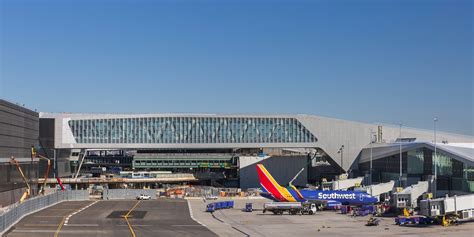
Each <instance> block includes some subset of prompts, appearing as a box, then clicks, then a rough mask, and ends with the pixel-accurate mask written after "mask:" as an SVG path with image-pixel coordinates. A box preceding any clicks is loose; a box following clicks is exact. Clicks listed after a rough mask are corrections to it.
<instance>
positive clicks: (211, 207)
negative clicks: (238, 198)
mask: <svg viewBox="0 0 474 237" xmlns="http://www.w3.org/2000/svg"><path fill="white" fill-rule="evenodd" d="M229 208H234V201H223V202H212V203H209V204H207V206H206V212H211V213H212V212H214V211H216V210H220V209H229Z"/></svg>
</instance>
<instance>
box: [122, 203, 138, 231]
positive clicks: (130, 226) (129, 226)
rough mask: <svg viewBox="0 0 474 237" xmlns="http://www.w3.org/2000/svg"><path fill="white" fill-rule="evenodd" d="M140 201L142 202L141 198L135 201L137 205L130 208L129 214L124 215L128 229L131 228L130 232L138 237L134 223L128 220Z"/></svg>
mask: <svg viewBox="0 0 474 237" xmlns="http://www.w3.org/2000/svg"><path fill="white" fill-rule="evenodd" d="M140 202H141V200H138V201H137V203H135V205H134V206H133V207H132V209H130V210H129V211H128V212H127V214H125V216H123V218H124V219H125V221H126V222H127V225H128V229H129V230H130V234H132V237H136V235H135V231H134V230H133V227H132V225H131V224H130V221H128V217H129V216H130V213H132V211H133V210H134V209H135V208H136V207H137V206H138V204H140Z"/></svg>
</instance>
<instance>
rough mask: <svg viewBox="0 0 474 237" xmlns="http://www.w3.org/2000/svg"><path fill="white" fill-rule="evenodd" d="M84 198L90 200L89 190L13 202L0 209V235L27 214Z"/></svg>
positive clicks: (62, 192)
mask: <svg viewBox="0 0 474 237" xmlns="http://www.w3.org/2000/svg"><path fill="white" fill-rule="evenodd" d="M84 200H89V192H88V191H87V190H67V191H58V192H55V193H51V194H48V195H45V196H38V197H34V198H30V199H27V200H25V201H24V202H22V203H17V204H13V205H11V206H9V207H7V208H5V209H4V210H3V211H0V236H1V235H2V234H4V233H5V232H6V231H8V230H9V229H10V228H11V227H12V226H13V225H14V224H16V223H17V222H18V221H20V220H21V219H22V218H23V217H24V216H26V215H29V214H32V213H34V212H37V211H40V210H42V209H44V208H47V207H50V206H52V205H54V204H57V203H60V202H63V201H84Z"/></svg>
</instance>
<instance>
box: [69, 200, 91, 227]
mask: <svg viewBox="0 0 474 237" xmlns="http://www.w3.org/2000/svg"><path fill="white" fill-rule="evenodd" d="M98 201H99V200H97V201H95V202H93V203H91V204H89V205H87V206H85V207H83V208H81V209H79V210H77V211H75V212H73V213H71V214H69V216H67V217H66V219H65V221H64V225H65V226H66V225H68V222H69V219H70V218H71V217H72V216H74V215H76V214H77V213H79V212H81V211H84V210H85V209H87V208H89V207H90V206H92V205H94V204H96V203H97V202H98Z"/></svg>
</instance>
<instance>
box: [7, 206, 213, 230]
mask: <svg viewBox="0 0 474 237" xmlns="http://www.w3.org/2000/svg"><path fill="white" fill-rule="evenodd" d="M127 214H128V221H129V223H130V227H129V225H128V223H127V220H126V219H125V218H124V216H125V215H127ZM132 232H133V233H134V235H133V234H132ZM6 236H8V237H20V236H21V237H33V236H34V237H43V236H44V237H46V236H48V237H50V236H101V237H107V236H114V237H122V236H127V237H129V236H216V234H214V233H213V232H211V231H209V230H208V229H207V228H206V227H204V226H202V225H201V224H199V223H197V222H196V221H194V220H193V219H192V218H191V216H190V212H189V209H188V204H187V201H186V200H179V199H159V200H143V201H136V200H123V201H121V200H120V201H119V200H114V201H74V202H62V203H59V204H57V205H54V206H52V207H49V208H47V209H44V210H42V211H39V212H36V213H34V214H31V215H29V216H26V217H25V218H23V219H22V220H21V221H20V222H19V223H17V224H16V225H15V226H14V227H13V228H12V229H11V230H10V231H9V232H8V233H7V234H6Z"/></svg>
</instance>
